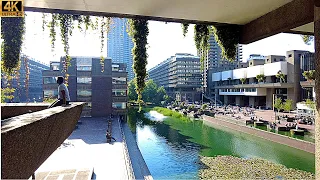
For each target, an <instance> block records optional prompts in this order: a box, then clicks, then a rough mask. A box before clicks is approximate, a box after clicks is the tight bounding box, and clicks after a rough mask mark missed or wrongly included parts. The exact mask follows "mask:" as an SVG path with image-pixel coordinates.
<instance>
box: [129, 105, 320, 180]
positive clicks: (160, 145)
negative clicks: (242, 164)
mask: <svg viewBox="0 0 320 180" xmlns="http://www.w3.org/2000/svg"><path fill="white" fill-rule="evenodd" d="M128 125H129V127H130V129H131V130H132V132H133V133H134V135H135V137H136V140H137V143H138V146H139V148H140V150H141V153H142V155H143V157H144V159H145V161H146V163H147V165H148V167H149V170H150V172H151V174H152V176H153V177H154V179H198V171H199V169H200V168H201V167H200V165H199V155H201V156H211V157H215V156H217V155H232V156H236V157H241V158H253V157H255V158H263V159H266V160H269V161H272V162H274V163H278V164H283V165H285V166H286V167H288V168H295V169H300V170H304V171H308V172H313V173H314V171H315V167H314V166H315V158H314V154H311V153H308V152H305V151H301V150H298V149H295V148H291V147H288V146H286V145H282V144H278V143H274V142H271V141H268V140H264V139H262V138H258V137H255V136H251V135H248V134H245V133H241V132H237V131H233V130H230V129H228V128H221V127H214V126H212V125H211V124H209V123H206V122H202V121H183V120H180V119H176V118H171V117H164V116H163V115H162V114H159V113H157V112H156V111H152V110H151V111H149V112H146V113H145V114H139V113H137V112H136V111H135V110H129V115H128Z"/></svg>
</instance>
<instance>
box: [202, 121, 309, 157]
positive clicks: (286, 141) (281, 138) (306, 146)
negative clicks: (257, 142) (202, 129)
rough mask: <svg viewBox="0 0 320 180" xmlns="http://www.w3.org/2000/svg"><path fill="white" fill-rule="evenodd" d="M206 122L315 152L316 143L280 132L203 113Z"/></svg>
mask: <svg viewBox="0 0 320 180" xmlns="http://www.w3.org/2000/svg"><path fill="white" fill-rule="evenodd" d="M202 117H203V120H204V122H207V123H211V124H214V125H219V126H224V127H227V128H230V129H233V130H236V131H239V132H244V133H247V134H250V135H254V136H257V137H260V138H263V139H267V140H270V141H273V142H276V143H280V144H284V145H287V146H290V147H293V148H296V149H300V150H303V151H306V152H309V153H313V154H314V153H315V144H314V143H311V142H307V141H302V140H298V139H294V138H291V137H288V136H283V135H280V134H275V133H271V132H267V131H263V130H260V129H256V128H252V127H248V126H244V125H240V124H235V123H231V122H229V121H225V120H221V119H218V118H213V117H210V116H206V115H203V116H202Z"/></svg>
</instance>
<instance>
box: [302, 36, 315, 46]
mask: <svg viewBox="0 0 320 180" xmlns="http://www.w3.org/2000/svg"><path fill="white" fill-rule="evenodd" d="M301 37H302V40H303V42H304V43H305V44H307V45H310V43H311V41H313V40H314V36H311V35H301Z"/></svg>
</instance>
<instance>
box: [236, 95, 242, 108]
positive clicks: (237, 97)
mask: <svg viewBox="0 0 320 180" xmlns="http://www.w3.org/2000/svg"><path fill="white" fill-rule="evenodd" d="M241 97H242V96H236V104H238V105H239V106H241Z"/></svg>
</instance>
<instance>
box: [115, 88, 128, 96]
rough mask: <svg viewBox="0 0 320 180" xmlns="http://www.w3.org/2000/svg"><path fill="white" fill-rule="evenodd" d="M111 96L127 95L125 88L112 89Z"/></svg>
mask: <svg viewBox="0 0 320 180" xmlns="http://www.w3.org/2000/svg"><path fill="white" fill-rule="evenodd" d="M112 95H113V96H127V90H125V89H113V90H112Z"/></svg>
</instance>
